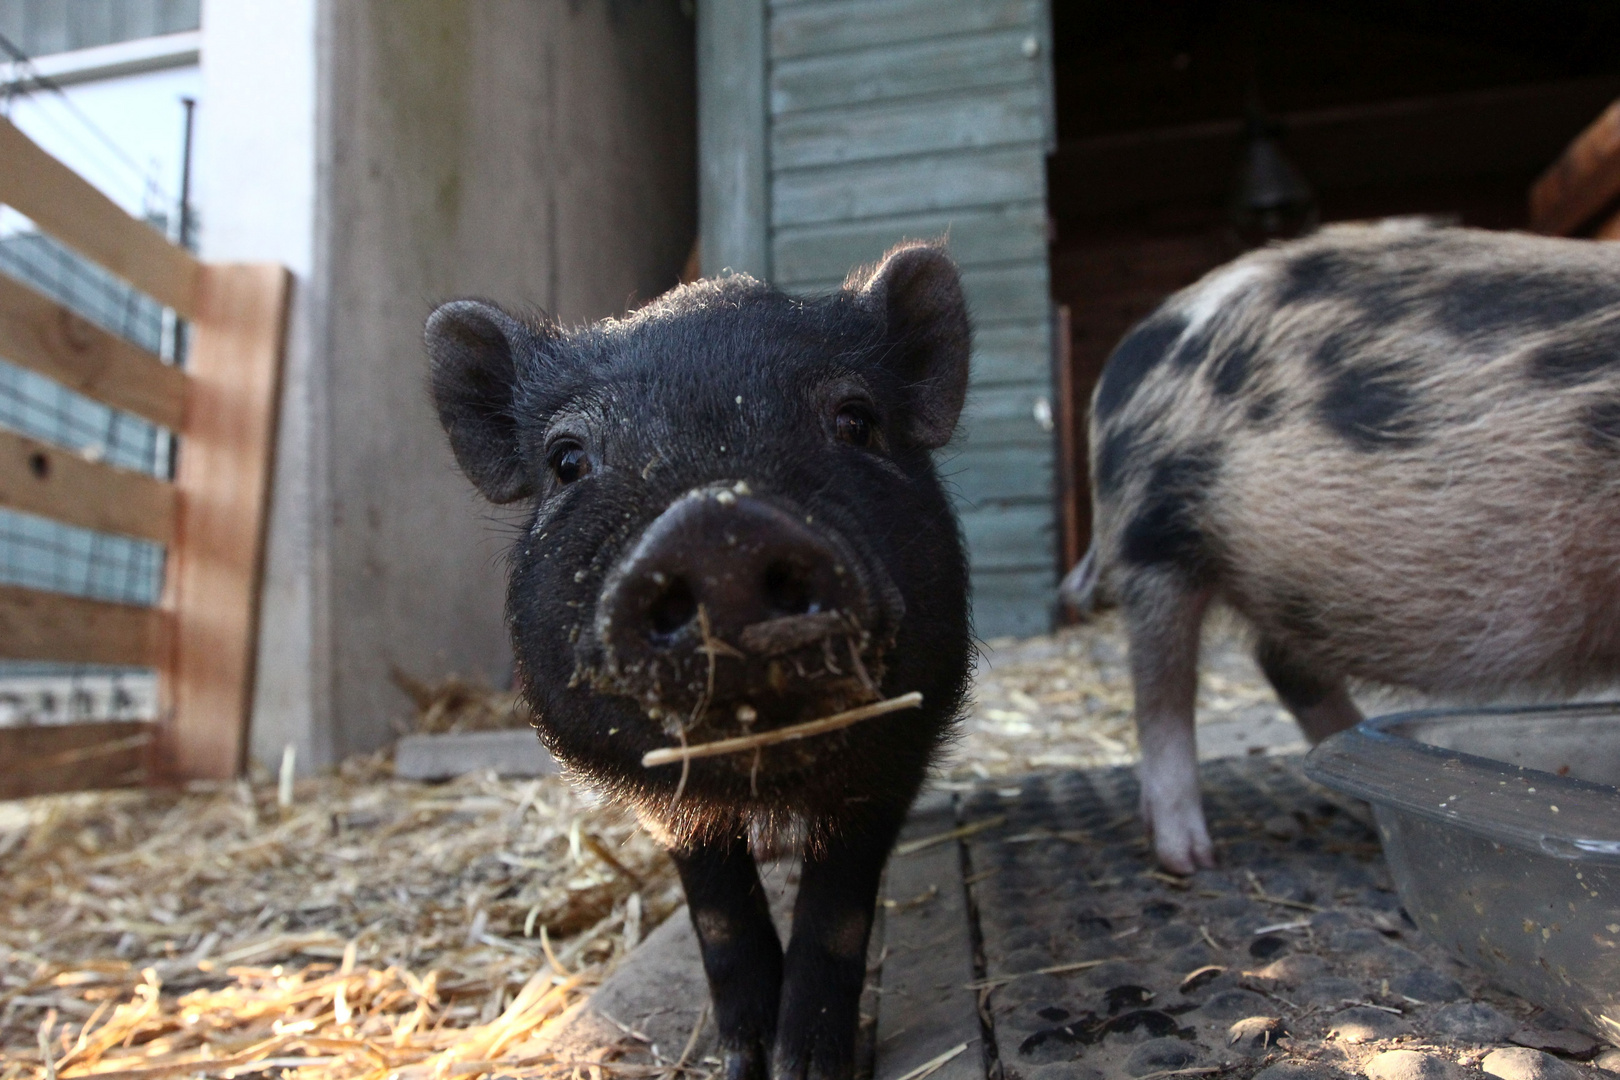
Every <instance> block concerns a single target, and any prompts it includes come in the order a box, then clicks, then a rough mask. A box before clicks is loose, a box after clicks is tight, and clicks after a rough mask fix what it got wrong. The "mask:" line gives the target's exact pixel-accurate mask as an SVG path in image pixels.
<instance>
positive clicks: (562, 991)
mask: <svg viewBox="0 0 1620 1080" xmlns="http://www.w3.org/2000/svg"><path fill="white" fill-rule="evenodd" d="M1223 635H1224V636H1223ZM995 644H996V647H995V648H993V649H992V650H991V651H990V654H989V657H988V660H987V662H986V663H985V664H983V665H981V671H980V680H979V687H978V691H977V698H978V701H977V704H976V706H975V707H974V709H973V711H972V713H971V715H970V717H969V719H968V721H967V724H966V725H965V729H964V732H963V737H962V740H961V742H960V743H959V745H958V747H957V749H956V752H955V753H954V755H953V757H952V761H951V763H950V764H948V766H947V773H948V777H947V779H946V780H945V781H944V782H945V783H947V784H949V783H950V782H951V778H955V779H957V780H965V779H969V778H986V777H990V776H998V775H1013V774H1018V773H1022V772H1025V771H1029V770H1035V769H1050V768H1075V767H1090V766H1094V765H1111V764H1118V763H1120V762H1124V761H1128V760H1130V759H1131V758H1132V757H1133V756H1134V753H1135V738H1134V734H1133V733H1132V731H1131V727H1130V684H1129V678H1128V676H1127V673H1126V668H1125V657H1124V649H1123V645H1122V642H1121V640H1120V635H1119V633H1118V629H1117V624H1116V623H1115V622H1114V621H1112V620H1110V619H1104V620H1103V621H1101V622H1099V623H1097V624H1093V625H1091V626H1089V627H1084V628H1080V629H1077V630H1068V631H1064V632H1062V633H1060V634H1058V635H1055V636H1052V637H1043V638H1034V639H1029V640H1027V641H1023V642H998V643H995ZM1205 651H1206V656H1207V657H1208V658H1209V662H1207V663H1206V665H1205V671H1204V674H1203V675H1202V683H1201V693H1200V712H1201V719H1206V720H1211V721H1219V720H1222V719H1231V718H1233V717H1239V718H1241V717H1244V716H1251V715H1258V713H1257V712H1256V710H1258V712H1259V713H1267V714H1268V715H1269V713H1270V712H1275V709H1276V706H1275V700H1274V699H1273V698H1272V697H1271V695H1270V692H1269V690H1267V689H1266V687H1265V686H1264V683H1263V681H1262V680H1260V678H1259V676H1258V674H1257V673H1255V672H1254V670H1253V667H1252V664H1248V662H1247V661H1246V660H1245V659H1243V658H1242V651H1241V644H1240V642H1239V641H1238V639H1237V637H1236V636H1235V635H1233V634H1231V633H1230V632H1229V631H1225V630H1219V629H1217V631H1215V633H1214V635H1213V636H1212V638H1211V639H1209V640H1207V641H1206V650H1205ZM401 684H402V686H403V687H404V688H405V689H406V690H407V692H408V693H409V694H410V696H411V697H412V698H413V700H414V702H415V704H416V706H417V712H418V717H417V720H416V723H415V724H414V725H413V726H414V727H415V728H416V729H417V730H426V731H467V730H479V729H481V728H487V727H507V726H515V721H514V720H513V710H514V704H513V701H512V699H511V698H510V696H509V695H501V694H492V693H490V692H488V691H484V690H479V689H478V688H477V687H474V686H471V685H469V684H465V683H461V682H457V681H454V680H450V681H447V682H445V683H443V684H438V685H427V684H423V683H419V682H414V681H411V680H402V683H401ZM276 800H277V796H276V787H275V784H274V783H272V782H269V781H268V780H267V779H262V778H261V779H260V780H256V781H254V782H246V781H244V782H242V783H239V784H235V785H226V786H221V787H217V788H201V789H197V790H193V791H189V792H186V793H176V792H156V791H152V792H146V791H136V792H112V793H99V794H84V795H72V796H56V797H51V798H42V799H33V800H27V801H22V802H14V803H0V866H3V867H4V875H3V877H0V1080H41V1078H55V1077H60V1078H62V1080H68V1078H72V1077H84V1076H95V1077H100V1078H102V1080H112V1078H114V1077H117V1078H122V1080H147V1078H151V1080H157V1078H160V1077H182V1076H209V1077H220V1078H231V1077H262V1076H274V1077H282V1076H285V1077H290V1078H296V1080H338V1078H350V1077H365V1078H376V1080H382V1078H385V1077H392V1076H398V1077H400V1078H401V1080H405V1078H411V1077H423V1078H427V1077H477V1076H482V1075H500V1076H563V1075H581V1076H589V1077H590V1080H603V1076H610V1077H611V1076H615V1075H623V1076H629V1075H632V1074H634V1075H637V1076H640V1075H653V1074H659V1073H660V1070H657V1069H654V1070H651V1072H649V1071H648V1070H647V1069H646V1068H639V1069H637V1068H631V1067H628V1066H625V1067H615V1066H614V1065H613V1064H612V1063H611V1061H608V1060H604V1061H603V1062H602V1063H601V1064H600V1065H597V1066H592V1067H587V1068H586V1069H585V1072H584V1073H583V1074H581V1073H579V1072H578V1070H577V1069H576V1068H575V1066H574V1065H573V1064H571V1063H569V1064H563V1063H559V1062H556V1061H553V1060H551V1059H550V1058H549V1057H548V1056H547V1051H546V1049H545V1042H544V1038H543V1036H544V1035H545V1033H546V1030H547V1025H548V1023H550V1022H551V1021H553V1020H554V1019H555V1018H556V1017H558V1016H559V1015H560V1014H561V1013H562V1012H563V1011H564V1010H566V1009H567V1008H569V1007H570V1006H572V1005H573V1004H574V1003H576V1002H577V1001H579V1000H581V999H582V998H583V996H584V995H586V994H587V993H588V992H589V990H590V988H591V987H592V986H593V985H594V984H595V983H596V982H597V981H599V980H600V978H601V977H602V975H603V974H604V973H605V972H606V970H608V968H609V967H611V965H612V964H613V963H614V962H615V961H616V960H617V959H618V958H619V957H621V956H623V955H624V953H625V952H626V951H628V950H629V949H630V948H632V947H634V945H635V944H636V943H637V941H639V940H640V938H641V937H642V936H644V934H645V933H646V932H647V931H648V930H650V929H651V928H652V927H653V926H655V925H656V924H657V923H658V922H660V921H661V920H663V919H664V918H665V917H667V916H668V915H669V913H670V912H671V911H673V910H674V909H675V908H676V906H677V904H678V903H679V895H678V888H677V886H676V883H675V880H674V876H673V874H672V872H671V870H670V868H669V864H668V861H667V859H665V858H664V856H663V855H662V853H661V852H659V851H658V850H657V848H656V846H655V845H654V844H653V843H652V842H651V840H649V839H648V838H647V836H646V835H645V834H643V833H641V832H640V831H639V830H638V829H637V828H636V826H635V825H634V822H633V821H632V820H631V819H630V818H628V817H627V816H626V815H624V814H622V813H621V812H618V811H616V810H613V809H611V808H607V807H602V806H599V805H596V804H595V803H594V802H592V801H591V800H590V799H589V798H587V797H585V796H583V795H580V794H577V793H575V792H573V791H571V790H570V789H569V788H568V787H567V786H566V784H564V783H563V782H562V781H561V780H559V779H557V778H555V777H548V778H542V779H538V780H509V781H503V780H497V779H494V778H493V777H483V776H471V777H464V778H462V779H461V780H458V781H455V782H452V783H449V784H444V785H437V786H435V785H425V784H417V783H411V782H407V781H401V780H396V779H394V778H393V777H392V775H391V773H390V771H389V769H388V765H387V762H386V761H385V760H383V759H377V760H370V759H367V760H358V761H354V762H351V763H350V764H349V765H348V766H346V767H345V769H344V771H343V773H342V774H341V775H338V776H332V777H325V778H321V779H318V780H311V781H304V782H300V783H299V784H298V785H297V787H296V789H295V792H294V798H293V801H292V805H290V806H288V807H282V806H279V805H277V801H276ZM627 1069H628V1070H629V1071H626V1070H627ZM711 1071H712V1066H711V1064H710V1063H695V1064H687V1065H684V1066H682V1067H681V1068H679V1069H675V1068H667V1069H663V1070H661V1075H664V1076H665V1077H666V1080H678V1074H681V1073H683V1072H684V1074H686V1080H703V1078H704V1077H705V1076H707V1074H708V1073H710V1072H711Z"/></svg>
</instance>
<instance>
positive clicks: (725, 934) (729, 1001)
mask: <svg viewBox="0 0 1620 1080" xmlns="http://www.w3.org/2000/svg"><path fill="white" fill-rule="evenodd" d="M670 855H671V857H672V858H673V859H674V860H675V867H676V869H677V870H679V871H680V875H681V885H682V887H683V888H684V889H685V890H686V903H687V908H688V909H689V910H690V912H691V915H692V926H693V928H694V929H696V930H697V936H698V944H699V945H700V946H701V948H702V950H703V971H704V974H705V975H707V976H708V978H709V995H710V997H712V998H713V999H714V1021H715V1027H716V1028H717V1029H718V1030H719V1033H720V1052H721V1056H722V1058H723V1059H724V1063H725V1080H764V1078H765V1075H766V1066H767V1065H768V1063H769V1053H770V1047H771V1040H772V1038H773V1036H774V1035H775V1033H776V1013H777V1002H778V999H779V997H780V995H781V990H782V943H781V941H780V940H779V939H778V938H777V936H776V927H775V925H773V924H772V922H771V909H770V904H769V902H768V901H767V900H766V898H765V888H764V886H763V885H762V884H761V883H760V880H759V871H758V870H757V869H756V868H755V866H754V857H753V855H752V854H751V853H750V852H749V850H748V842H747V841H746V840H745V839H743V838H742V837H736V838H734V839H732V840H731V841H729V842H721V843H718V844H705V845H699V846H697V847H694V848H692V849H690V850H687V851H674V852H671V853H670Z"/></svg>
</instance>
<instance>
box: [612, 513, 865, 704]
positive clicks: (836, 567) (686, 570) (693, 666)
mask: <svg viewBox="0 0 1620 1080" xmlns="http://www.w3.org/2000/svg"><path fill="white" fill-rule="evenodd" d="M865 576H866V575H865V573H863V571H862V569H861V567H860V564H859V563H858V561H857V560H856V559H855V558H854V557H853V556H852V554H851V553H850V552H849V551H848V550H847V548H846V546H845V545H844V544H843V543H842V542H841V541H840V540H839V539H838V537H837V535H836V534H835V533H833V532H830V531H823V530H821V529H818V528H817V527H815V525H814V524H813V519H812V520H810V521H807V520H806V515H804V514H802V513H795V512H791V511H789V510H788V509H785V508H784V507H782V506H780V505H778V504H776V503H774V502H770V501H767V500H765V499H763V498H760V497H757V496H755V495H753V494H752V493H750V492H749V491H748V488H747V485H745V484H739V485H735V486H732V487H708V488H700V489H698V490H695V491H691V492H688V493H687V494H686V495H684V496H682V497H681V498H679V499H677V500H676V501H675V502H674V503H673V504H671V505H670V506H669V508H668V509H666V510H665V511H664V512H663V513H662V514H660V515H659V516H658V517H657V518H656V519H655V520H654V521H653V522H652V524H651V525H649V526H648V527H647V529H646V531H645V532H644V533H643V534H642V535H641V538H640V539H639V540H638V541H637V543H636V544H635V546H634V547H633V548H632V549H631V550H630V552H629V553H628V554H627V555H626V556H625V557H624V558H623V559H622V560H621V561H620V562H619V564H618V565H617V566H616V567H615V568H614V569H613V570H612V571H611V572H610V573H609V574H608V577H607V581H606V583H605V584H604V586H603V590H602V595H601V599H600V601H599V604H598V607H597V612H598V614H597V621H596V631H597V637H598V639H599V643H600V646H601V648H602V650H603V653H604V655H605V656H606V658H607V667H608V669H609V673H610V678H609V680H608V682H609V685H607V686H606V687H605V689H608V690H610V691H611V692H614V693H619V694H628V695H631V696H634V697H637V698H639V699H640V700H641V701H642V702H643V704H644V705H645V706H647V708H648V711H649V713H650V714H651V715H653V716H655V717H662V716H664V715H666V714H667V715H668V716H670V717H671V718H674V717H675V716H691V717H692V718H693V719H696V718H697V717H696V715H695V714H696V713H700V712H701V711H702V710H703V709H705V708H708V707H709V706H711V705H713V706H718V705H720V704H723V703H727V702H734V701H738V700H742V699H747V700H749V701H750V702H753V703H755V704H758V705H760V706H761V707H763V708H765V711H766V712H767V713H770V712H777V713H780V712H781V711H782V710H781V709H772V708H770V707H769V706H770V705H771V704H772V703H773V702H776V703H778V704H779V703H780V702H781V701H782V700H783V699H794V700H798V701H801V702H807V703H812V704H814V703H820V702H824V701H827V700H831V699H834V698H836V697H838V696H840V695H842V696H845V697H848V696H854V697H872V696H876V693H875V687H872V686H871V685H870V684H871V680H872V674H871V670H870V668H872V667H875V666H876V665H877V663H878V661H879V660H880V657H879V656H878V655H876V654H877V653H878V652H880V650H878V649H877V648H876V644H877V642H876V640H875V638H874V636H873V634H872V633H871V630H872V629H873V628H874V627H875V626H877V625H878V624H881V623H885V622H887V621H888V620H887V619H886V618H885V617H884V615H885V613H884V612H881V611H879V610H877V609H876V606H875V605H874V603H873V600H872V595H873V593H872V590H870V589H869V588H868V587H867V584H866V582H865V580H864V579H865ZM863 654H864V655H865V657H866V659H863ZM868 660H869V661H870V663H868ZM792 711H794V712H796V711H798V710H792ZM772 719H779V720H781V721H783V722H792V721H794V720H797V719H801V717H798V716H796V715H793V716H779V717H770V716H767V720H772Z"/></svg>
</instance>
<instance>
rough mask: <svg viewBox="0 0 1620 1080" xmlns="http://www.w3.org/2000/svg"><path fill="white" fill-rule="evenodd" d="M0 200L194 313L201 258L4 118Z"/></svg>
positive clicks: (145, 290)
mask: <svg viewBox="0 0 1620 1080" xmlns="http://www.w3.org/2000/svg"><path fill="white" fill-rule="evenodd" d="M0 203H5V204H6V205H8V206H10V207H11V208H12V209H14V210H16V211H18V212H19V213H21V214H24V215H25V216H27V217H28V218H30V219H32V221H33V222H34V224H35V225H38V226H39V227H40V228H41V229H43V230H44V231H45V232H48V233H50V234H51V235H52V236H54V237H56V238H57V239H58V240H60V241H62V242H63V243H64V244H66V245H68V246H69V247H71V248H73V249H74V250H76V251H78V252H79V253H80V254H82V255H84V256H85V257H87V258H89V259H90V260H91V261H93V262H96V263H99V264H100V265H101V266H103V267H105V268H106V269H108V270H110V271H112V272H113V273H114V274H117V275H118V276H119V277H121V278H123V279H124V280H125V281H127V282H129V283H130V284H131V285H133V286H135V288H137V289H139V290H140V291H141V292H143V293H146V294H147V295H148V296H151V297H152V298H154V299H156V300H157V301H159V302H160V303H163V304H166V305H168V306H169V307H172V308H174V309H175V310H176V311H178V312H180V313H181V314H182V315H187V316H192V315H195V314H196V301H197V279H198V275H199V273H200V270H201V266H202V264H201V263H199V262H198V261H197V260H196V259H195V258H193V257H192V255H191V253H190V252H188V251H186V250H184V249H183V248H179V247H176V246H175V245H173V244H171V243H169V242H168V240H166V239H164V237H163V236H162V234H160V233H158V232H157V231H156V230H155V229H153V228H152V227H151V226H150V225H147V224H146V223H145V222H143V221H138V220H136V219H135V218H132V217H130V216H129V215H128V214H127V213H125V212H124V211H123V209H122V208H121V207H120V206H119V205H118V204H117V203H115V202H113V201H112V200H111V199H109V198H107V196H105V195H103V194H102V193H101V192H100V191H97V190H96V188H95V187H93V186H92V185H91V184H90V182H89V181H88V180H85V179H84V178H83V177H81V176H79V174H78V173H76V172H74V171H73V170H72V169H70V168H68V167H67V166H66V165H64V164H62V163H61V162H60V161H57V160H56V159H55V158H53V157H51V155H49V154H47V153H46V152H45V151H44V150H41V149H40V148H39V147H38V146H36V145H35V144H34V142H33V140H31V139H30V138H28V136H26V135H24V134H23V133H22V132H21V131H19V130H17V128H16V126H15V125H13V124H12V123H11V121H9V120H7V119H5V118H4V117H0Z"/></svg>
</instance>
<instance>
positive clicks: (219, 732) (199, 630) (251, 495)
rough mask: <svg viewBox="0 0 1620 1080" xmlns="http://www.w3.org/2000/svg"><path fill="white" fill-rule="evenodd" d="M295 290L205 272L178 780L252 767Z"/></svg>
mask: <svg viewBox="0 0 1620 1080" xmlns="http://www.w3.org/2000/svg"><path fill="white" fill-rule="evenodd" d="M290 281H291V277H290V275H289V274H288V272H287V271H286V270H285V269H284V268H283V267H280V266H268V265H230V266H215V265H208V266H205V267H204V268H203V276H202V279H201V288H200V291H199V301H198V310H197V319H196V321H195V322H194V323H193V333H192V340H191V352H190V354H189V356H188V358H187V375H188V376H189V379H188V385H187V389H188V394H187V398H186V415H185V420H184V422H183V424H182V425H181V437H180V461H179V470H178V472H177V474H176V477H175V483H176V486H177V487H178V488H179V490H180V517H179V521H178V522H177V525H176V528H175V544H174V546H173V547H172V548H171V549H170V559H169V570H168V578H167V581H166V584H165V597H164V606H165V608H166V609H167V610H169V611H171V612H173V613H174V622H175V631H174V639H173V653H172V654H171V655H170V656H169V657H168V659H167V662H166V663H165V664H164V669H163V671H164V679H163V693H164V697H165V700H166V704H167V705H168V706H169V708H167V709H166V710H165V716H166V719H165V724H164V727H163V730H162V732H161V742H160V747H159V756H160V760H161V762H162V768H163V769H164V771H165V772H167V773H169V774H170V775H171V778H172V779H188V780H189V779H223V778H227V777H231V776H235V775H236V774H237V773H238V772H239V771H240V770H241V768H242V766H243V764H244V762H245V756H246V748H247V737H246V736H247V724H248V714H249V710H250V708H251V705H252V701H253V675H254V672H253V662H254V654H255V649H256V648H257V640H258V626H259V581H260V577H261V574H262V570H263V563H264V532H265V519H266V516H267V509H268V506H269V496H270V468H271V462H272V458H273V454H274V448H275V433H276V409H277V402H278V400H279V397H280V382H281V355H282V343H283V337H284V333H285V323H286V310H287V298H288V291H289V288H290Z"/></svg>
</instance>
